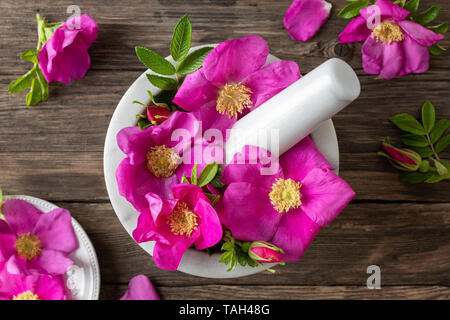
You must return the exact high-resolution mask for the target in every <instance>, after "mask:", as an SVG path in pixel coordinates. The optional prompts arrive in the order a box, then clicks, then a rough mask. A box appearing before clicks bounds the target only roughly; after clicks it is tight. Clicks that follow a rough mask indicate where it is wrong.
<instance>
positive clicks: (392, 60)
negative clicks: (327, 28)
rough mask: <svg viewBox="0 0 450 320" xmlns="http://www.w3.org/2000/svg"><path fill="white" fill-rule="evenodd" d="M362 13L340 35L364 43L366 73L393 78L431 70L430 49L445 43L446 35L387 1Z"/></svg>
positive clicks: (345, 40) (364, 9)
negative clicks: (409, 17)
mask: <svg viewBox="0 0 450 320" xmlns="http://www.w3.org/2000/svg"><path fill="white" fill-rule="evenodd" d="M360 13H361V15H359V16H357V17H356V18H354V20H353V21H352V22H350V24H349V25H348V26H347V27H346V28H345V30H344V31H342V32H341V34H339V41H340V42H341V43H349V42H361V41H364V44H363V46H362V63H363V68H364V71H365V72H366V73H368V74H375V75H379V76H380V77H381V78H384V79H392V78H394V77H397V76H403V75H406V74H410V73H423V72H426V71H427V70H428V68H429V63H430V51H429V49H428V47H432V46H433V45H436V44H437V43H438V42H439V41H441V40H442V39H443V38H444V36H443V35H442V34H438V33H435V32H433V31H432V30H430V29H429V28H426V27H424V26H422V25H421V24H419V23H416V22H414V21H411V20H408V19H407V18H408V16H410V11H408V10H406V9H403V8H402V7H400V6H398V5H396V4H395V3H392V2H390V1H387V0H378V1H377V2H376V3H375V4H374V5H371V6H368V7H366V8H363V9H361V10H360ZM377 18H379V19H380V21H379V22H380V23H379V24H378V25H376V24H375V22H376V19H377Z"/></svg>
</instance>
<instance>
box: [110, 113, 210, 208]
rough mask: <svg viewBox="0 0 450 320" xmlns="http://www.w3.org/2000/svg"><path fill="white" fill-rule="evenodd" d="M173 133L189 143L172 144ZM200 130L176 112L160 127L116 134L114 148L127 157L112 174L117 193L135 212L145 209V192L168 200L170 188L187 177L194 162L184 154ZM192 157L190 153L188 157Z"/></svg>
mask: <svg viewBox="0 0 450 320" xmlns="http://www.w3.org/2000/svg"><path fill="white" fill-rule="evenodd" d="M175 130H183V132H184V133H186V134H189V136H190V138H191V139H188V137H186V139H184V138H183V139H182V141H179V140H175V141H173V140H172V134H173V133H174V131H175ZM200 130H201V128H200V127H199V123H198V121H197V119H196V118H195V117H194V116H193V115H192V114H189V113H186V112H180V111H176V112H174V113H173V114H172V115H171V116H170V117H169V119H167V120H166V121H164V122H163V123H161V124H160V125H156V126H151V127H149V128H146V129H144V130H140V129H139V128H138V127H136V126H134V127H128V128H125V129H122V130H121V131H120V132H119V133H118V134H117V144H118V145H119V148H120V149H121V150H122V151H123V152H124V153H125V154H126V155H127V156H128V157H127V158H125V159H124V160H122V162H121V163H120V165H119V167H118V168H117V171H116V179H117V184H118V187H119V193H120V194H121V195H122V196H124V197H125V198H126V199H127V200H128V201H129V202H130V203H131V204H132V205H133V206H134V207H135V208H136V209H137V210H138V211H141V210H144V209H147V208H148V203H147V200H146V199H145V195H146V194H147V193H149V192H151V193H156V194H158V195H159V196H161V197H167V198H170V197H171V196H172V192H171V189H170V188H171V186H173V185H175V184H178V183H179V182H180V181H181V178H182V176H183V174H185V175H186V176H187V177H188V176H190V174H191V171H192V167H193V163H194V161H193V160H192V159H191V160H192V161H191V160H189V159H187V158H188V157H189V156H188V154H189V153H188V151H189V152H190V150H191V149H192V148H193V147H194V145H195V144H197V142H196V140H197V139H196V138H197V136H198V135H200V133H199V132H200ZM200 136H201V135H200ZM199 144H201V142H199ZM193 154H194V152H190V155H191V157H192V156H193ZM184 158H186V159H184ZM184 160H186V161H184ZM188 160H189V161H188ZM202 166H203V165H202V164H200V165H199V168H202Z"/></svg>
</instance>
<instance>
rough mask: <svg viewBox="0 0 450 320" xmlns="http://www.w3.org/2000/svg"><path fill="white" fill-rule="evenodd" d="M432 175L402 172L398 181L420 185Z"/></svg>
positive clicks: (430, 173) (428, 173)
mask: <svg viewBox="0 0 450 320" xmlns="http://www.w3.org/2000/svg"><path fill="white" fill-rule="evenodd" d="M432 175H433V173H432V172H425V173H422V172H403V173H402V174H401V175H400V181H401V182H408V183H413V184H416V183H422V182H425V180H427V179H428V178H430V177H431V176H432Z"/></svg>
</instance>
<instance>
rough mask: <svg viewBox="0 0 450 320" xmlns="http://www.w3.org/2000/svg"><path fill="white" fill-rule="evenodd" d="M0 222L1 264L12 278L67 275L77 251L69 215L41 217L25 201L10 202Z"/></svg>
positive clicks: (61, 211) (59, 212) (58, 212)
mask: <svg viewBox="0 0 450 320" xmlns="http://www.w3.org/2000/svg"><path fill="white" fill-rule="evenodd" d="M2 212H3V215H4V218H5V220H4V221H3V220H0V263H5V267H6V270H7V271H8V272H9V273H13V274H27V275H28V274H36V273H42V274H51V275H59V274H64V273H65V272H66V271H67V270H68V269H69V267H70V266H71V265H72V264H73V261H72V260H71V259H70V258H69V254H70V253H72V252H73V251H75V250H76V249H77V248H78V241H77V238H76V235H75V232H74V230H73V227H72V220H71V216H70V213H69V211H67V210H65V209H61V208H57V209H54V210H52V211H50V212H48V213H45V214H44V213H42V212H41V211H40V210H38V209H37V208H35V207H34V206H33V205H32V204H30V203H28V202H26V201H24V200H18V199H14V200H7V201H5V202H4V203H3V205H2Z"/></svg>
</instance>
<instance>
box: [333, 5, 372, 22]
mask: <svg viewBox="0 0 450 320" xmlns="http://www.w3.org/2000/svg"><path fill="white" fill-rule="evenodd" d="M368 5H369V0H358V1H354V2H352V3H350V4H348V5H346V6H345V7H344V8H343V9H342V10H341V11H340V12H339V13H338V17H340V18H343V19H352V18H354V17H356V16H359V14H360V13H359V11H360V10H361V9H363V8H365V7H367V6H368Z"/></svg>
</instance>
